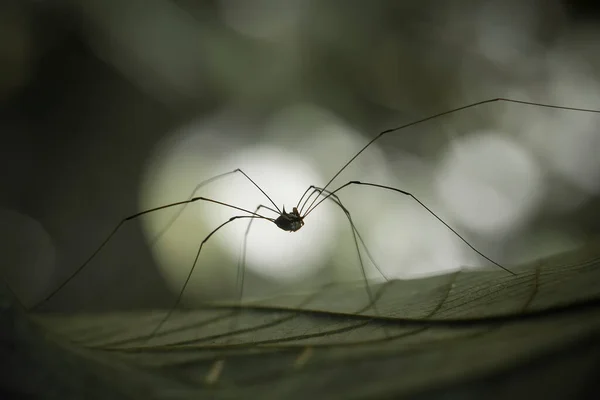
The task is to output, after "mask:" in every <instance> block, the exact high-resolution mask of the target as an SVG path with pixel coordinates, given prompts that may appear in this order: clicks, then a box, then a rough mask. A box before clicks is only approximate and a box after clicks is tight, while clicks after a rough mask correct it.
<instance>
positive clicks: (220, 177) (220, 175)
mask: <svg viewBox="0 0 600 400" xmlns="http://www.w3.org/2000/svg"><path fill="white" fill-rule="evenodd" d="M237 173H240V174H242V175H243V176H244V177H245V178H246V179H248V180H249V181H250V182H251V183H252V184H253V185H254V186H256V187H257V188H258V190H260V191H261V192H262V194H264V195H265V196H266V198H267V199H269V201H270V202H271V204H273V205H274V206H275V209H276V210H277V211H275V210H274V209H272V208H270V207H266V206H265V207H264V208H266V209H267V210H270V211H273V212H274V213H277V214H281V210H279V208H278V207H277V205H276V204H275V202H273V200H271V198H270V197H269V196H268V195H267V194H266V193H265V192H264V190H262V188H261V187H260V186H258V185H257V184H256V182H254V181H253V180H252V179H251V178H250V177H249V176H248V174H246V173H245V172H244V171H242V170H241V169H240V168H236V169H234V170H233V171H229V172H225V173H222V174H219V175H217V176H213V177H212V178H209V179H206V180H204V181H202V182H200V183H199V184H197V185H196V187H195V188H194V190H192V192H191V193H190V195H189V197H188V199H193V198H194V196H195V195H196V192H198V190H200V189H201V188H202V187H203V186H205V185H208V184H209V183H212V182H215V181H217V180H220V179H222V178H224V177H226V176H228V175H232V174H237ZM186 207H187V204H186V205H184V206H183V207H181V208H180V209H179V210H178V211H177V212H176V213H175V215H174V216H173V217H172V218H171V220H170V221H169V222H168V223H167V224H166V225H165V227H164V228H163V229H161V231H160V232H159V233H158V235H156V236H155V237H154V239H152V241H151V242H150V245H151V246H152V245H154V243H156V242H157V241H158V240H159V239H160V238H161V237H162V236H163V235H164V234H165V232H166V231H168V230H169V228H170V227H171V226H172V225H173V224H174V223H175V221H176V220H177V219H178V218H179V217H180V216H181V214H182V213H183V212H184V211H185V209H186Z"/></svg>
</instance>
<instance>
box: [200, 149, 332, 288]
mask: <svg viewBox="0 0 600 400" xmlns="http://www.w3.org/2000/svg"><path fill="white" fill-rule="evenodd" d="M240 166H241V168H242V169H243V170H244V172H245V173H246V174H248V175H249V176H250V177H251V178H252V180H254V181H255V182H256V183H257V184H258V185H259V186H260V187H261V188H262V189H263V190H264V191H265V192H266V193H267V194H268V195H269V197H270V198H271V199H272V200H273V201H274V202H275V204H276V206H277V207H278V208H279V209H280V210H283V209H284V207H285V210H286V212H291V211H292V209H293V207H295V206H296V205H297V203H298V201H299V199H300V197H301V196H302V194H303V193H304V191H305V190H306V189H307V188H308V187H309V186H310V185H311V184H314V183H316V182H322V181H323V179H322V178H321V177H320V176H319V174H318V172H317V171H316V170H315V169H314V168H313V167H311V166H310V165H309V164H307V163H306V162H305V161H304V160H303V159H302V158H301V157H299V156H298V155H295V154H294V153H293V152H290V151H289V150H288V149H283V148H279V147H273V146H268V145H263V146H261V145H258V146H253V147H248V148H243V149H240V150H239V151H235V152H232V154H230V155H229V156H228V157H227V158H225V159H223V160H220V161H219V162H217V164H216V166H215V168H214V169H213V171H215V172H216V171H230V170H233V169H235V168H238V167H240ZM243 180H244V179H243V178H238V179H236V180H235V182H238V183H240V181H243ZM211 193H214V198H217V199H223V201H226V202H228V203H231V204H235V205H237V206H239V207H243V208H245V209H247V210H250V211H255V209H256V207H257V206H258V205H259V204H262V205H265V206H267V207H269V208H271V209H274V208H275V205H273V204H271V203H270V201H269V200H268V199H267V197H266V196H265V195H264V194H263V193H261V192H260V190H258V189H257V188H256V187H254V186H253V185H252V184H251V183H248V182H241V183H240V184H239V185H238V184H232V182H226V181H221V182H218V183H215V184H214V185H213V187H212V188H211ZM326 210H327V209H326V208H318V209H317V210H315V212H314V213H312V214H311V216H310V220H309V221H307V224H306V225H305V226H304V227H303V228H301V229H300V230H299V231H297V232H292V233H290V232H286V231H283V230H281V229H279V228H278V227H277V226H276V225H274V224H273V223H271V222H268V221H264V220H255V221H254V222H253V223H252V227H251V230H250V231H249V234H248V241H247V255H246V266H247V268H248V269H249V270H251V271H253V272H256V273H258V274H261V275H263V276H265V277H268V278H271V279H275V280H278V281H281V282H289V281H298V280H302V278H304V277H306V276H307V275H309V274H311V273H312V272H314V270H315V269H318V268H321V267H322V266H323V263H322V261H323V258H324V256H325V255H326V254H327V252H331V250H332V248H333V245H332V244H333V242H334V241H335V237H336V235H335V228H336V226H335V224H334V217H335V216H334V214H332V213H331V212H325V211H326ZM259 212H260V213H261V214H262V215H264V216H268V217H270V218H277V217H278V215H277V214H275V213H273V212H272V211H269V210H266V209H261V210H260V211H259ZM236 214H241V215H243V213H240V212H237V211H235V210H231V209H228V208H226V207H217V208H215V210H214V212H211V213H206V214H203V216H202V218H203V219H205V220H206V221H207V222H208V225H209V226H218V225H219V224H220V223H222V222H223V221H226V220H227V219H228V218H229V217H231V215H236ZM236 222H237V221H236ZM236 222H234V223H233V224H235V225H234V226H232V227H231V228H229V229H227V231H228V232H227V234H226V235H219V236H217V237H216V240H217V241H219V242H220V243H221V246H223V247H224V248H226V249H227V251H228V252H230V254H235V253H236V252H239V250H240V243H242V242H243V239H244V234H245V232H246V229H247V227H248V222H244V221H240V222H237V223H236Z"/></svg>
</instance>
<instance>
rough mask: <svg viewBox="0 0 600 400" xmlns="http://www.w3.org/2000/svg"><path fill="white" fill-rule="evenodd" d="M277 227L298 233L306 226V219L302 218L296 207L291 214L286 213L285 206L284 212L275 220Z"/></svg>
mask: <svg viewBox="0 0 600 400" xmlns="http://www.w3.org/2000/svg"><path fill="white" fill-rule="evenodd" d="M275 225H277V226H278V227H280V228H281V229H283V230H284V231H288V232H296V231H297V230H298V229H300V228H302V226H303V225H304V218H303V217H302V216H300V213H299V212H298V209H297V208H296V207H294V208H293V209H292V212H291V213H288V212H285V206H284V207H283V212H282V213H281V215H280V216H279V217H278V218H277V219H276V220H275Z"/></svg>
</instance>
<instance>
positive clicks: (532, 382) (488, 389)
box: [2, 243, 600, 399]
mask: <svg viewBox="0 0 600 400" xmlns="http://www.w3.org/2000/svg"><path fill="white" fill-rule="evenodd" d="M514 271H515V272H516V273H517V275H516V276H510V275H508V274H506V273H504V272H502V271H496V270H491V271H471V272H460V273H455V274H452V275H444V276H436V277H430V278H427V279H421V280H414V281H393V282H387V283H385V284H381V285H378V286H374V287H372V290H373V292H374V293H376V302H375V305H376V307H373V306H372V305H371V304H369V301H368V299H369V297H368V296H367V294H366V291H365V288H364V287H363V285H362V284H339V285H331V286H328V287H325V288H320V289H319V290H317V291H316V292H314V293H298V294H289V295H286V296H280V297H277V298H270V299H254V300H252V301H248V302H246V303H245V304H244V305H243V306H242V307H240V308H237V307H233V306H231V305H227V304H212V305H207V306H206V307H203V308H202V309H193V310H178V311H176V312H174V313H173V315H172V316H171V318H170V319H169V321H168V322H167V323H166V324H165V325H164V326H163V328H162V329H161V331H160V332H159V333H158V334H157V335H155V336H154V337H152V338H150V337H149V334H150V333H151V332H152V331H153V329H154V328H155V327H156V325H157V324H158V322H159V321H160V320H161V319H162V318H163V316H164V311H160V312H158V311H153V312H147V311H136V312H129V313H110V314H72V315H61V314H57V313H53V314H37V315H29V316H28V318H24V317H23V315H22V314H21V313H20V312H18V311H17V310H14V309H13V310H12V311H11V312H8V311H5V312H4V313H3V314H2V315H3V319H4V320H6V319H7V315H11V316H12V317H11V318H13V319H12V320H11V321H13V322H12V324H13V330H12V336H10V335H9V339H8V340H7V339H5V340H4V342H5V343H7V342H8V341H9V340H13V341H16V342H18V343H20V346H16V347H15V348H16V349H18V350H17V351H21V352H23V353H26V354H27V355H28V357H29V359H30V360H29V361H28V362H30V364H31V365H30V367H31V368H37V370H40V371H46V373H48V374H50V373H51V374H53V375H52V376H53V379H52V380H46V381H48V382H50V383H48V382H46V381H44V382H46V383H48V384H52V385H55V386H56V385H58V386H56V387H59V389H56V388H55V389H54V390H55V391H56V392H57V393H59V392H60V391H61V390H62V388H68V390H71V391H74V392H76V390H77V389H76V387H77V386H78V385H79V386H81V379H84V378H82V377H81V376H84V377H85V379H87V380H90V379H93V380H94V382H95V384H94V385H96V386H98V387H99V389H98V388H97V390H95V391H92V392H93V393H92V394H90V393H91V392H90V387H95V386H94V385H92V386H90V385H87V389H86V387H82V388H81V390H82V392H81V393H85V395H83V394H81V393H79V397H78V398H81V397H85V398H101V397H93V395H96V394H97V393H110V392H111V391H114V392H115V393H114V395H112V398H118V396H122V397H125V398H136V397H142V398H169V399H171V398H175V399H178V398H181V399H187V398H190V399H191V398H194V399H196V398H204V397H210V398H236V397H240V398H257V399H271V398H273V399H280V398H286V399H296V398H298V399H305V398H309V397H312V398H374V397H376V398H380V397H393V398H398V397H400V396H402V395H404V396H406V397H419V396H427V397H439V396H445V397H446V396H450V395H452V394H453V395H455V396H460V397H461V398H467V397H473V398H481V397H484V396H485V397H486V398H504V397H508V396H510V397H530V396H532V395H535V396H538V397H545V398H574V397H575V396H576V395H581V394H582V393H583V392H582V390H584V389H585V388H586V386H585V385H586V384H590V385H591V384H592V383H593V382H594V379H595V378H593V377H594V370H593V368H594V367H595V366H597V365H599V364H598V361H600V343H599V342H600V341H599V340H598V338H599V337H600V336H599V335H598V333H599V330H600V248H599V246H598V243H592V244H590V245H588V246H587V247H584V248H582V249H579V250H577V251H574V252H569V253H564V254H561V255H558V256H554V257H551V258H547V259H544V260H539V261H536V262H534V263H529V264H526V265H521V266H519V267H517V268H514ZM4 326H8V325H4ZM32 348H33V349H35V350H34V351H33V350H31V349H32ZM40 360H43V361H40ZM50 360H51V361H50ZM40 365H41V366H40ZM49 371H51V372H49ZM40 373H42V372H40ZM42 374H43V373H42ZM33 375H35V374H33ZM30 376H31V374H30ZM30 376H28V377H27V379H28V380H29V379H30ZM23 379H25V378H23ZM69 382H70V383H69ZM74 382H79V383H74ZM13 383H14V382H13ZM46 383H45V384H46ZM83 386H85V385H83ZM25 388H29V389H31V385H28V386H25ZM589 388H590V389H591V388H592V387H591V386H590V387H589ZM86 390H87V391H86ZM75 397H76V398H77V396H75ZM62 398H68V397H62ZM104 398H105V397H104Z"/></svg>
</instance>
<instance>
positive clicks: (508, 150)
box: [436, 132, 544, 236]
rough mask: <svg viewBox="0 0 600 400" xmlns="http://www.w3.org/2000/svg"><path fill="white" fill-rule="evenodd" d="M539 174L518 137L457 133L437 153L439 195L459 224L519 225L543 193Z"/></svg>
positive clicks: (498, 228) (498, 230)
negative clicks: (441, 152)
mask: <svg viewBox="0 0 600 400" xmlns="http://www.w3.org/2000/svg"><path fill="white" fill-rule="evenodd" d="M543 182H544V181H543V175H542V173H541V171H540V169H539V167H538V165H537V163H536V161H535V159H533V158H532V157H531V156H530V154H529V153H528V152H527V151H526V150H524V149H523V148H522V147H521V146H519V145H518V143H516V142H514V141H513V140H510V139H509V138H508V137H507V136H504V135H502V134H500V133H496V132H478V133H473V134H470V135H467V136H464V137H463V138H460V139H457V140H456V141H455V142H454V143H453V144H452V145H451V146H450V147H449V148H448V151H447V153H446V154H445V156H444V157H443V158H442V160H441V162H440V164H439V169H438V174H437V178H436V185H437V190H438V192H439V198H440V200H441V201H443V203H444V204H445V206H446V207H447V208H448V209H449V210H450V211H451V213H452V215H453V216H454V218H455V219H456V220H457V221H459V222H460V223H461V224H463V225H464V226H467V227H469V228H470V229H472V230H474V231H476V232H479V233H484V234H491V235H494V236H496V235H499V234H507V233H509V232H511V231H513V230H516V229H518V228H519V227H522V226H524V225H525V224H526V223H527V222H528V221H529V219H530V218H531V217H532V216H533V214H534V213H535V211H536V209H537V207H538V206H539V204H540V201H541V200H542V196H543V193H544V185H543Z"/></svg>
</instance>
